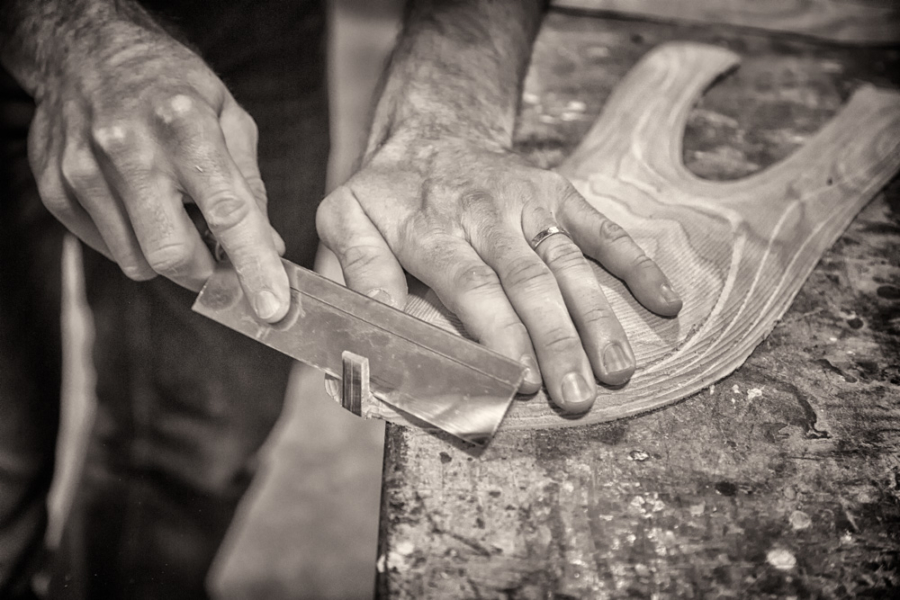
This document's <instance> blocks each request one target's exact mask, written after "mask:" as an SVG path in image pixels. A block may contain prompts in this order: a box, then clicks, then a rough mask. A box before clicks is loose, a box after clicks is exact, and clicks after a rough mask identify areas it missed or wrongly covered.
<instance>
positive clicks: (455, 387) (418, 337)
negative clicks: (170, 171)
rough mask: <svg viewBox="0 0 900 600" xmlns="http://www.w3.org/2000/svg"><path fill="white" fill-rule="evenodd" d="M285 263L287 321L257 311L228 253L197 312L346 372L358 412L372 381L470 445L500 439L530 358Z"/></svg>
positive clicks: (347, 399) (385, 396)
mask: <svg viewBox="0 0 900 600" xmlns="http://www.w3.org/2000/svg"><path fill="white" fill-rule="evenodd" d="M283 262H284V266H285V269H286V270H287V274H288V278H289V280H290V285H291V307H290V309H289V310H288V313H287V315H286V316H285V317H284V319H282V320H281V321H279V322H278V323H275V324H272V325H270V324H267V323H264V322H262V321H259V320H258V319H257V318H256V317H255V315H254V313H253V309H252V308H251V307H250V303H249V301H248V300H247V298H246V297H245V296H244V292H243V290H242V289H241V286H240V284H239V283H238V278H237V274H236V273H235V271H234V268H233V267H232V266H231V264H230V263H229V262H228V261H227V260H226V261H223V262H221V263H219V264H218V265H217V267H216V270H215V272H214V274H213V276H212V277H210V279H209V281H207V282H206V285H205V286H204V287H203V289H202V290H201V291H200V295H199V296H198V297H197V301H196V302H195V303H194V310H195V311H196V312H198V313H200V314H201V315H204V316H206V317H209V318H210V319H213V320H214V321H217V322H219V323H221V324H223V325H225V326H227V327H230V328H231V329H234V330H235V331H239V332H241V333H243V334H244V335H247V336H249V337H251V338H253V339H255V340H257V341H259V342H261V343H263V344H265V345H266V346H269V347H271V348H274V349H276V350H278V351H280V352H283V353H285V354H287V355H288V356H290V357H292V358H295V359H297V360H299V361H301V362H304V363H306V364H309V365H312V366H314V367H316V368H318V369H321V370H323V371H325V372H326V373H329V374H331V375H334V376H337V377H342V378H343V399H342V403H343V405H344V407H345V408H348V409H350V410H352V411H353V412H355V413H356V414H359V410H360V409H359V407H360V402H361V401H362V400H364V399H365V397H367V396H368V392H367V390H366V387H368V388H369V390H370V391H371V393H372V394H374V395H375V396H376V397H377V398H378V399H380V400H382V401H383V402H385V403H387V404H389V405H390V406H391V407H393V408H395V409H397V410H399V411H401V412H404V413H407V414H408V415H411V416H413V417H415V418H417V419H419V420H421V421H424V422H425V423H427V424H429V425H432V426H434V427H437V428H438V429H442V430H443V431H446V432H448V433H450V434H452V435H454V436H456V437H458V438H460V439H462V440H465V441H466V442H469V443H472V444H475V445H477V446H481V447H484V446H486V445H487V444H488V442H490V440H491V438H492V437H493V435H494V433H495V432H496V431H497V427H498V426H499V425H500V422H501V421H502V420H503V417H504V416H505V415H506V411H507V410H508V409H509V405H510V404H511V403H512V400H513V397H514V396H515V393H516V390H517V389H518V388H519V384H520V383H521V382H522V378H523V376H524V371H523V369H522V367H521V365H519V364H518V363H517V362H515V361H513V360H510V359H508V358H506V357H504V356H501V355H499V354H497V353H495V352H493V351H491V350H488V349H487V348H484V347H483V346H479V345H478V344H476V343H474V342H471V341H469V340H466V339H464V338H461V337H459V336H458V335H455V334H453V333H450V332H448V331H444V330H443V329H440V328H439V327H435V326H434V325H431V324H429V323H426V322H424V321H421V320H419V319H417V318H415V317H412V316H410V315H407V314H406V313H404V312H402V311H399V310H395V309H393V308H391V307H390V306H387V305H385V304H382V303H380V302H376V301H375V300H372V299H370V298H367V297H365V296H363V295H362V294H358V293H356V292H354V291H352V290H350V289H348V288H346V287H344V286H342V285H340V284H337V283H335V282H333V281H331V280H329V279H326V278H324V277H322V276H321V275H317V274H316V273H313V272H312V271H310V270H308V269H304V268H302V267H299V266H297V265H295V264H293V263H291V262H289V261H286V260H285V261H283ZM367 371H368V373H367Z"/></svg>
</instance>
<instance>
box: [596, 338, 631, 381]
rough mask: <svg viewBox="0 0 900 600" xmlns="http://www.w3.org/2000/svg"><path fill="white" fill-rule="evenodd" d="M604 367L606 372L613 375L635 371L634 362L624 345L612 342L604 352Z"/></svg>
mask: <svg viewBox="0 0 900 600" xmlns="http://www.w3.org/2000/svg"><path fill="white" fill-rule="evenodd" d="M603 366H604V367H606V372H607V373H608V374H610V375H612V374H615V373H621V372H622V371H628V370H630V369H633V368H634V361H633V360H632V358H631V356H630V355H629V353H628V352H626V351H625V348H623V347H622V344H620V343H619V342H612V343H611V344H610V345H609V346H607V347H606V350H604V351H603Z"/></svg>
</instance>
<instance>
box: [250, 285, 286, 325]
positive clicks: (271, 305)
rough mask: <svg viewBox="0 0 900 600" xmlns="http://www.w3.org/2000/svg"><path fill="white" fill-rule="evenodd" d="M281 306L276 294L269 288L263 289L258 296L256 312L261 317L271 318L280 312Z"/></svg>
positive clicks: (264, 318)
mask: <svg viewBox="0 0 900 600" xmlns="http://www.w3.org/2000/svg"><path fill="white" fill-rule="evenodd" d="M279 308H281V303H280V302H278V298H276V297H275V294H273V293H272V292H270V291H269V290H263V291H262V292H260V293H259V295H258V296H257V297H256V314H258V315H259V318H260V319H263V320H269V319H271V318H272V317H274V316H275V315H276V314H277V313H278V309H279Z"/></svg>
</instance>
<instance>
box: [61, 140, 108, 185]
mask: <svg viewBox="0 0 900 600" xmlns="http://www.w3.org/2000/svg"><path fill="white" fill-rule="evenodd" d="M60 172H61V173H62V177H63V180H64V181H65V182H66V183H68V184H69V185H70V186H71V187H73V188H75V189H82V188H86V187H92V184H93V183H94V182H95V181H96V180H97V178H98V177H99V176H100V169H99V167H98V166H97V163H96V161H95V160H94V156H93V154H92V153H91V151H90V150H88V149H87V148H74V147H67V148H66V149H65V150H64V151H63V155H62V160H61V161H60Z"/></svg>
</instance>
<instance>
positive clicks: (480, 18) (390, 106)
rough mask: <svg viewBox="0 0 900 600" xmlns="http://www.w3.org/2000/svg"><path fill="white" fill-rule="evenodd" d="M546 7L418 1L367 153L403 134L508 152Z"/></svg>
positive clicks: (526, 2) (514, 1)
mask: <svg viewBox="0 0 900 600" xmlns="http://www.w3.org/2000/svg"><path fill="white" fill-rule="evenodd" d="M544 4H545V2H543V1H542V0H491V1H485V0H455V1H447V0H443V1H442V0H430V1H416V2H411V3H410V5H409V7H408V9H407V18H406V22H405V25H404V30H403V33H402V34H401V37H400V40H399V42H398V44H397V47H396V49H395V50H394V54H393V56H392V58H391V62H390V65H389V67H388V70H387V74H386V78H385V80H384V90H383V93H382V95H381V98H380V100H379V102H378V105H377V107H376V110H375V114H374V118H373V124H372V131H371V134H370V138H369V145H368V148H367V154H368V155H371V154H372V153H373V152H374V151H376V150H377V149H378V148H379V147H380V146H381V145H382V144H383V143H384V142H385V141H386V140H387V139H388V138H390V137H392V136H394V135H397V134H401V135H402V134H403V132H411V135H416V136H418V137H420V138H421V137H423V136H424V137H426V138H431V139H435V140H436V139H441V138H448V137H449V138H461V139H468V140H470V141H477V142H479V143H482V144H485V145H487V147H497V148H506V147H508V146H509V145H510V144H511V142H512V133H513V125H514V121H515V114H516V108H517V106H518V99H519V95H520V92H521V85H522V79H523V77H524V75H525V71H526V69H527V66H528V59H529V57H530V54H531V46H532V43H533V41H534V37H535V34H536V32H537V29H538V25H539V23H540V18H541V13H542V10H543V8H544ZM412 132H414V133H412Z"/></svg>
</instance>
